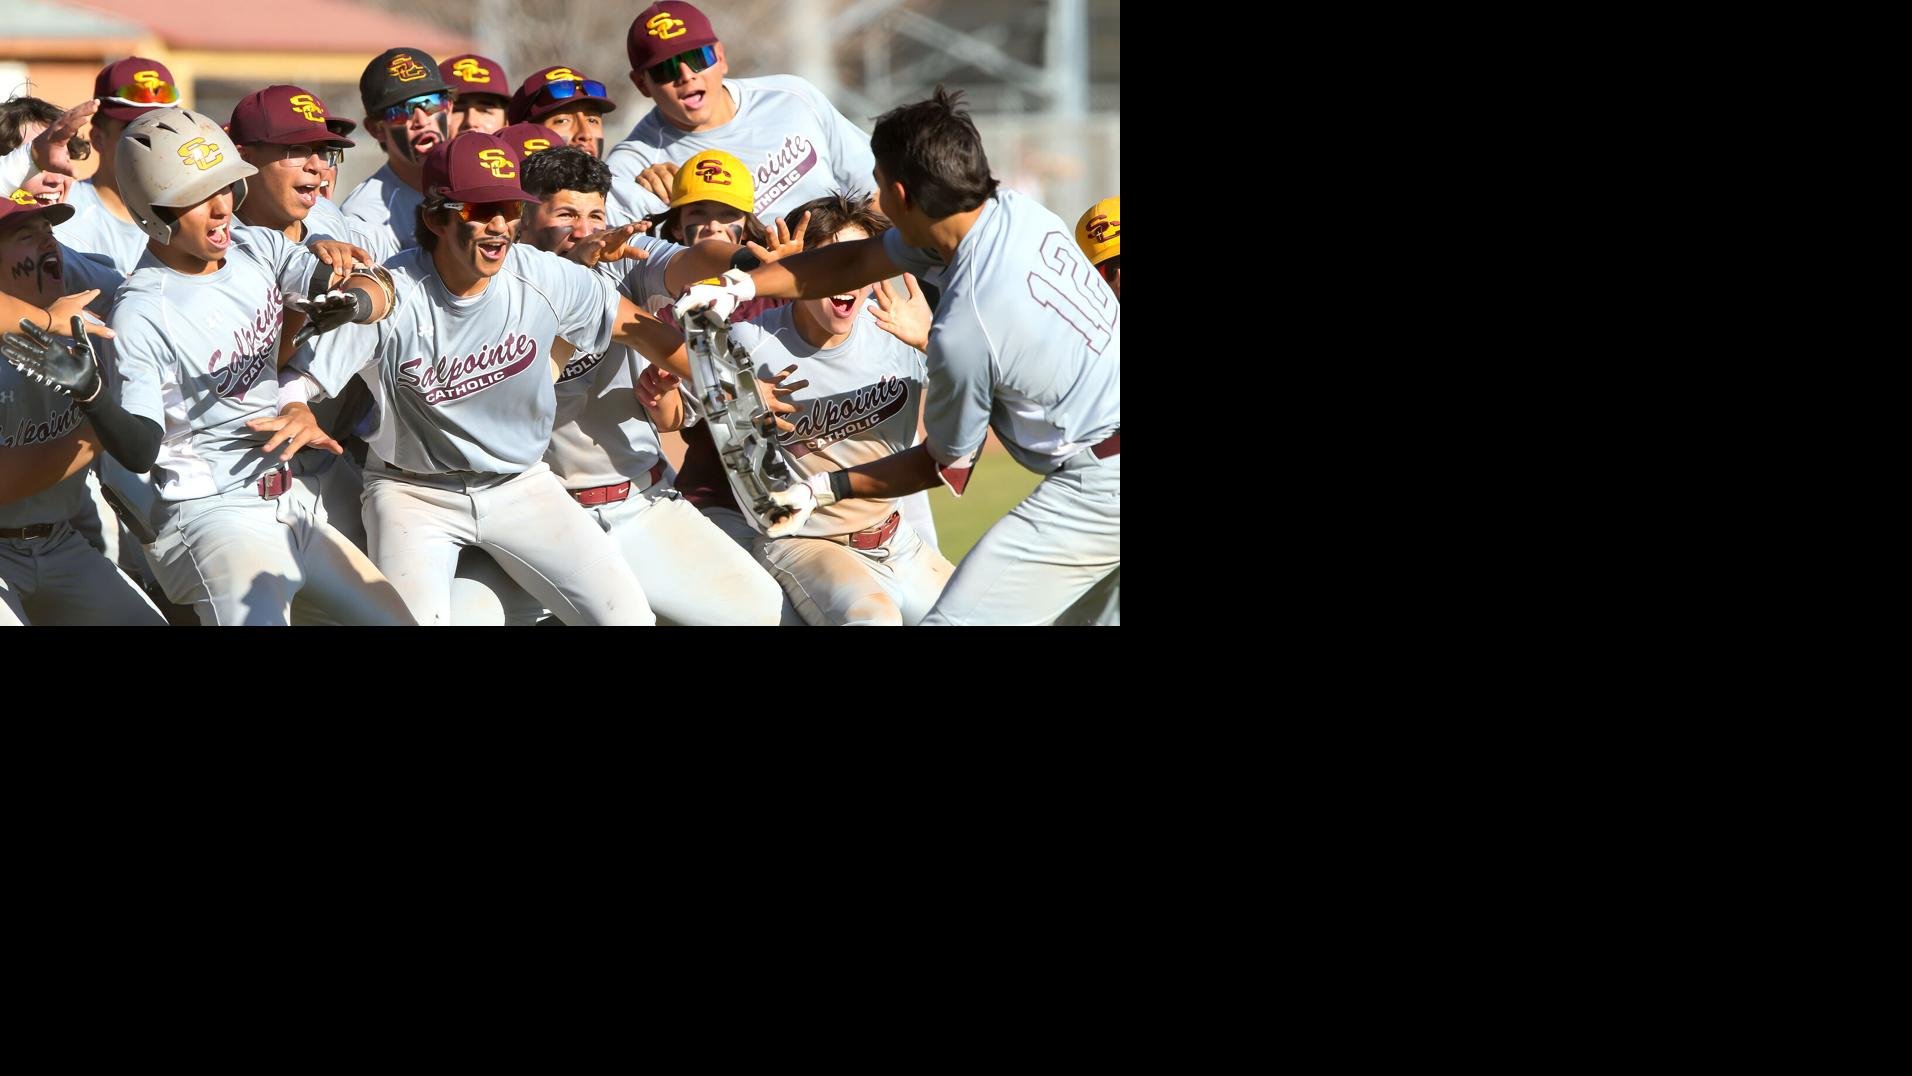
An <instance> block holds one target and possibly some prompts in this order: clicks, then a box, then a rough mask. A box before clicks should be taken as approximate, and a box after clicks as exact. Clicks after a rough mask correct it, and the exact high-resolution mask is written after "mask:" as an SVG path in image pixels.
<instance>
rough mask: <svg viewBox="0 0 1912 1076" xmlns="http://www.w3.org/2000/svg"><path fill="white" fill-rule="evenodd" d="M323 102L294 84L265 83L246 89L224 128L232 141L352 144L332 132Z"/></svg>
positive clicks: (280, 143)
mask: <svg viewBox="0 0 1912 1076" xmlns="http://www.w3.org/2000/svg"><path fill="white" fill-rule="evenodd" d="M325 121H326V111H325V102H323V101H321V100H319V99H318V97H317V96H316V95H314V94H312V93H310V92H308V91H306V90H302V89H300V88H299V87H297V86H267V87H266V88H265V89H263V90H259V91H257V92H254V93H249V94H247V95H245V96H244V97H241V98H240V99H239V103H238V104H237V105H234V106H233V109H232V122H231V123H228V124H226V131H227V133H228V134H230V135H232V141H233V144H234V145H238V146H243V145H246V144H247V143H249V142H271V143H274V144H276V145H281V146H293V145H297V144H299V143H301V142H306V143H315V144H318V145H333V146H351V145H354V143H353V141H352V140H351V139H349V138H346V137H345V136H344V135H339V134H334V133H333V132H332V128H331V126H330V125H329V124H327V123H326V122H325Z"/></svg>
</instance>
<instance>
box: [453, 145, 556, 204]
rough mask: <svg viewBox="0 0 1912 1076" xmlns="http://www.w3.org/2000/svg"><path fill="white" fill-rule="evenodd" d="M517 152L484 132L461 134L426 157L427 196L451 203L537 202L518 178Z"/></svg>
mask: <svg viewBox="0 0 1912 1076" xmlns="http://www.w3.org/2000/svg"><path fill="white" fill-rule="evenodd" d="M518 152H519V151H518V150H516V149H514V148H513V147H512V146H511V144H510V143H509V142H506V141H505V140H504V139H502V138H499V137H498V136H497V135H495V134H490V133H488V132H485V131H460V132H458V137H457V138H454V139H452V140H451V141H449V142H441V143H439V144H438V145H436V146H433V147H432V150H431V152H430V153H427V154H425V194H426V196H428V197H429V196H431V195H437V196H438V197H440V198H443V199H445V200H446V201H448V202H512V201H516V202H536V201H539V199H538V198H535V197H533V196H531V195H529V194H526V193H525V191H524V187H523V186H522V184H523V182H524V181H523V180H522V179H521V178H519V175H518V165H519V163H520V161H519V158H518Z"/></svg>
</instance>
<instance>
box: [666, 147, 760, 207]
mask: <svg viewBox="0 0 1912 1076" xmlns="http://www.w3.org/2000/svg"><path fill="white" fill-rule="evenodd" d="M692 202H721V203H722V204H724V205H727V206H729V207H731V208H732V209H741V210H743V211H744V212H745V213H755V212H756V211H757V186H756V184H755V183H752V182H751V180H750V169H748V168H745V167H744V162H742V161H740V160H738V159H737V158H735V157H732V156H731V155H730V154H728V153H725V152H724V151H723V150H721V149H707V150H705V151H704V152H702V153H699V154H698V155H697V156H695V157H692V158H691V159H690V160H688V161H685V162H684V164H683V167H681V168H679V169H678V170H677V178H675V179H673V180H671V208H672V209H676V208H677V207H678V206H683V205H689V204H690V203H692Z"/></svg>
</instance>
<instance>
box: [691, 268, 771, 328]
mask: <svg viewBox="0 0 1912 1076" xmlns="http://www.w3.org/2000/svg"><path fill="white" fill-rule="evenodd" d="M756 297H757V282H756V281H754V280H752V279H750V274H749V273H746V272H744V271H743V270H741V269H730V270H726V271H725V272H724V275H723V276H722V277H712V278H711V279H709V280H702V281H699V282H697V283H695V284H692V285H691V286H690V288H689V289H688V290H686V291H685V292H684V297H683V298H681V299H679V300H677V305H676V306H675V307H672V308H671V312H672V313H673V314H676V315H677V324H679V325H682V324H684V319H685V318H686V317H688V316H690V315H691V314H693V313H696V312H697V311H699V310H704V309H708V310H709V311H710V312H711V314H712V315H713V316H714V317H716V318H717V319H718V320H719V321H729V320H730V315H731V313H732V312H734V311H735V310H736V309H737V306H738V304H740V303H747V302H749V301H750V300H752V299H755V298H756Z"/></svg>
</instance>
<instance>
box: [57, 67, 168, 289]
mask: <svg viewBox="0 0 1912 1076" xmlns="http://www.w3.org/2000/svg"><path fill="white" fill-rule="evenodd" d="M93 96H94V97H95V98H97V99H98V100H99V102H100V110H99V111H98V112H96V113H94V114H93V132H92V133H93V138H92V141H93V146H94V148H95V150H96V151H97V153H98V156H99V159H100V164H99V170H98V171H96V172H94V173H93V178H92V179H89V180H86V181H84V182H80V183H75V184H73V189H72V190H71V191H69V192H68V193H67V201H68V202H70V203H72V205H73V217H72V219H71V220H68V221H67V222H66V223H64V224H62V225H60V226H59V228H58V229H56V231H57V233H58V234H59V237H60V241H61V242H62V243H65V244H66V245H67V246H70V247H72V248H73V249H75V250H81V251H88V252H91V253H95V254H103V255H105V256H106V257H107V259H108V260H110V261H111V262H112V263H113V268H115V269H118V270H119V271H120V272H121V273H122V274H130V273H131V272H132V271H133V267H134V266H136V265H138V264H139V260H140V258H141V257H142V256H143V255H144V254H145V253H146V233H145V232H143V231H141V230H140V227H139V225H138V224H136V223H134V222H133V216H132V213H131V212H129V211H128V209H127V206H126V201H125V199H124V198H123V197H121V193H120V185H119V140H120V134H121V132H123V131H124V130H125V129H126V125H127V124H128V123H131V122H132V121H134V120H136V119H138V118H139V117H141V116H143V115H145V114H146V113H148V112H151V111H153V110H155V109H158V108H163V107H166V106H168V105H173V104H177V103H178V101H179V90H178V88H177V87H176V86H175V85H174V83H173V73H172V72H171V71H169V70H167V69H166V65H165V64H163V63H160V62H159V61H158V60H149V59H147V58H145V57H144V56H129V57H127V58H126V59H124V60H119V61H117V62H114V63H110V64H107V65H106V66H105V67H103V68H101V69H100V72H99V74H98V75H96V76H94V78H93Z"/></svg>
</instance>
